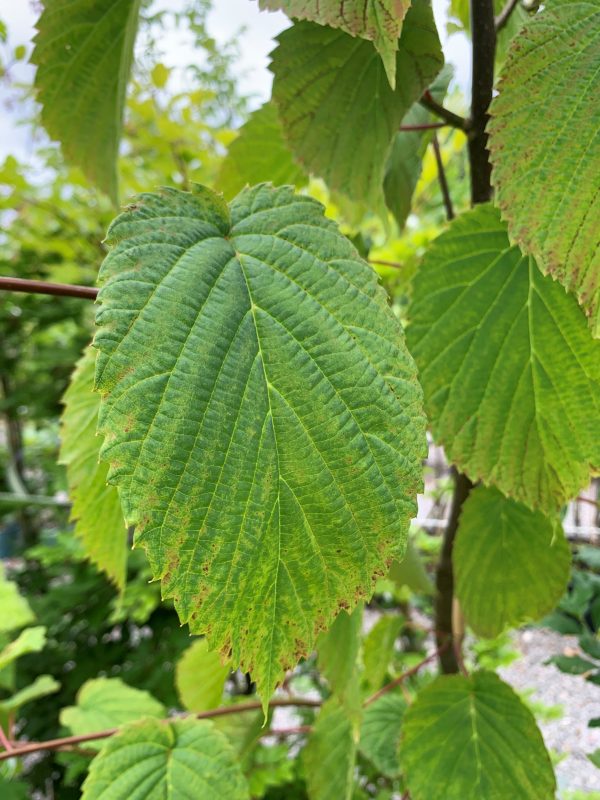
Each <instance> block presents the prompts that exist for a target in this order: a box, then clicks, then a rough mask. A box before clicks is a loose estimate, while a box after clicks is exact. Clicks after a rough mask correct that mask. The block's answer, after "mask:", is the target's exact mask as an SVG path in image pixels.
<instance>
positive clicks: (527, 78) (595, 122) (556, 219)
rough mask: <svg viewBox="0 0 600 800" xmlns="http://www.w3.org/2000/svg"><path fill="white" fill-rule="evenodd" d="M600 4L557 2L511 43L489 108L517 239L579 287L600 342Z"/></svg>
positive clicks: (498, 176)
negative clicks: (495, 93) (497, 92)
mask: <svg viewBox="0 0 600 800" xmlns="http://www.w3.org/2000/svg"><path fill="white" fill-rule="evenodd" d="M599 95H600V0H585V2H582V1H580V0H549V2H547V3H545V4H544V9H543V11H542V12H540V13H539V14H536V15H535V16H534V17H532V19H531V20H530V21H529V22H528V23H527V24H526V25H525V26H524V27H523V29H522V32H521V33H520V34H519V35H518V36H517V37H516V38H515V39H514V40H513V42H512V45H511V48H510V51H509V54H508V57H507V59H506V63H505V67H504V69H503V75H502V78H501V80H500V84H499V94H498V96H497V97H496V99H495V100H494V102H493V103H492V105H491V109H490V112H491V115H492V119H491V121H490V123H489V126H488V130H489V133H490V139H489V142H490V154H491V160H492V164H493V173H492V180H493V183H494V186H495V188H496V198H497V203H498V205H499V206H500V208H501V209H502V213H503V216H504V217H505V218H506V219H507V220H508V228H509V232H510V235H511V236H512V237H513V238H514V239H515V240H516V241H517V242H518V243H519V244H520V245H521V246H522V247H523V249H524V251H525V252H527V253H531V254H532V255H533V256H535V258H536V260H537V263H538V266H539V267H540V269H541V270H542V271H543V272H544V274H550V275H552V276H553V277H554V278H556V279H557V280H558V281H560V282H561V283H562V284H563V285H564V286H565V287H566V288H567V289H570V290H572V291H573V292H574V293H575V294H576V295H577V297H578V299H579V302H580V303H581V305H582V307H583V308H584V310H585V312H586V314H587V315H588V316H589V318H590V325H591V329H592V331H593V335H594V336H596V337H600V240H599V239H598V229H599V228H600V193H599V192H598V181H597V177H598V175H599V174H600V106H599V105H598V102H597V98H598V96H599Z"/></svg>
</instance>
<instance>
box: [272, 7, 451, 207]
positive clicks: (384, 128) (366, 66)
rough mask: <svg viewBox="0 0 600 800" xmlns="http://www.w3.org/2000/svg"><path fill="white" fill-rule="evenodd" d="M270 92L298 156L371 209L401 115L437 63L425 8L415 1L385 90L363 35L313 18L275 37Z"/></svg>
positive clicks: (436, 44) (433, 34) (430, 18)
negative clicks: (392, 81) (393, 80)
mask: <svg viewBox="0 0 600 800" xmlns="http://www.w3.org/2000/svg"><path fill="white" fill-rule="evenodd" d="M277 41H278V42H279V46H278V47H277V48H276V50H274V51H273V53H272V56H271V57H272V64H271V67H270V69H271V70H272V72H273V73H274V75H275V78H274V82H273V99H274V100H275V102H276V104H277V106H278V108H279V118H280V120H281V123H282V126H283V131H284V134H285V136H286V138H287V140H288V142H289V144H290V146H291V148H292V151H293V153H294V155H295V156H296V158H297V159H298V161H299V162H300V163H301V164H302V165H303V166H304V167H305V168H306V169H307V170H308V171H309V172H311V173H314V174H315V175H318V176H320V177H321V178H323V179H324V180H325V181H326V182H327V184H328V185H329V187H330V188H331V189H334V190H337V191H340V192H342V193H343V194H346V195H347V196H348V197H350V199H352V200H354V201H356V202H358V203H361V204H366V205H367V206H370V207H371V208H379V207H381V206H382V204H383V193H382V183H383V178H384V168H385V163H386V159H387V154H388V151H389V148H390V145H391V143H392V140H393V138H394V136H395V133H396V131H397V129H398V127H399V125H400V123H401V122H402V119H403V117H404V116H405V114H406V113H407V111H408V110H409V108H410V107H411V106H412V104H413V103H414V102H416V101H417V100H418V99H419V97H420V96H421V94H422V93H423V90H424V89H426V88H427V86H428V85H429V83H430V82H431V81H432V80H433V79H434V78H435V76H436V75H437V73H438V72H439V71H440V68H441V67H442V64H443V58H442V53H441V49H440V43H439V39H438V35H437V31H436V28H435V23H434V21H433V14H432V12H431V8H430V6H429V4H428V3H427V1H426V0H415V2H414V3H413V5H412V6H411V9H410V11H409V12H408V14H407V16H406V20H405V23H404V26H403V28H402V36H401V38H400V42H399V50H398V54H397V73H398V76H399V80H398V85H397V87H396V89H395V90H392V89H391V88H390V86H389V84H388V82H387V80H386V78H385V74H384V70H383V65H382V63H381V60H380V59H379V58H378V56H377V54H376V52H375V50H374V49H373V47H372V45H371V44H370V43H369V42H365V41H363V40H361V39H353V38H352V37H351V36H349V35H348V34H347V33H343V32H342V31H339V30H334V29H333V28H325V27H323V26H321V25H317V24H315V23H313V22H299V23H297V24H295V25H293V26H292V27H291V28H289V29H288V30H285V31H284V32H283V33H282V34H280V35H279V36H278V37H277Z"/></svg>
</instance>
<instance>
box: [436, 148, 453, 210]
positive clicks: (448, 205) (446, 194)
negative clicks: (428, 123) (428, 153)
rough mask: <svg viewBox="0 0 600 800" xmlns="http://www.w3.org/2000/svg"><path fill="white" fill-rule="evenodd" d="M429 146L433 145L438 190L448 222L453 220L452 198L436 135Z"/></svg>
mask: <svg viewBox="0 0 600 800" xmlns="http://www.w3.org/2000/svg"><path fill="white" fill-rule="evenodd" d="M431 144H432V145H433V153H434V155H435V163H436V166H437V173H438V183H439V184H440V190H441V192H442V197H443V199H444V208H445V209H446V217H447V218H448V221H450V220H453V219H454V207H453V205H452V198H451V197H450V187H449V186H448V180H447V178H446V170H445V169H444V162H443V161H442V152H441V150H440V143H439V141H438V138H437V136H436V134H435V133H434V134H433V139H432V140H431Z"/></svg>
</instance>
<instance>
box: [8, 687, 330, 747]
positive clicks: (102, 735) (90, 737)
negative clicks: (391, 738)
mask: <svg viewBox="0 0 600 800" xmlns="http://www.w3.org/2000/svg"><path fill="white" fill-rule="evenodd" d="M320 705H321V701H320V700H310V699H308V698H305V697H292V698H282V699H281V700H272V701H271V702H270V703H269V707H270V708H280V707H284V706H297V707H299V706H308V707H311V708H318V707H319V706H320ZM261 708H262V703H259V702H251V703H238V704H237V705H233V706H223V707H222V708H214V709H212V710H210V711H201V712H200V713H199V714H191V715H190V714H183V715H181V716H182V717H189V716H192V717H194V718H195V719H214V718H215V717H224V716H226V715H229V714H241V713H243V712H245V711H259V710H260V709H261ZM173 719H174V717H171V718H170V719H167V720H165V721H166V722H172V721H173ZM118 731H119V728H108V729H107V730H105V731H98V732H97V733H86V734H82V735H81V736H64V737H62V738H60V739H49V740H47V741H45V742H27V743H26V744H23V745H21V746H19V744H18V743H17V745H16V746H14V747H12V749H11V750H8V749H6V752H4V753H0V761H4V760H5V759H7V758H17V757H19V756H24V755H27V754H28V753H38V752H41V751H42V750H60V749H61V748H63V747H66V746H69V745H79V744H82V743H84V742H93V741H96V740H98V739H108V738H109V737H110V736H114V735H115V733H117V732H118ZM5 746H6V745H5Z"/></svg>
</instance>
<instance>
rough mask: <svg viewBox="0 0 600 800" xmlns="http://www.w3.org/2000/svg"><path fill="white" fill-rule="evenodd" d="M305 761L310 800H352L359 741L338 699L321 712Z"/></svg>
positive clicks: (324, 706) (304, 754) (311, 736)
mask: <svg viewBox="0 0 600 800" xmlns="http://www.w3.org/2000/svg"><path fill="white" fill-rule="evenodd" d="M302 759H303V762H304V768H305V772H306V788H307V791H308V796H309V798H310V800H350V798H351V797H352V789H353V785H354V763H355V760H356V737H355V734H354V729H353V724H352V722H351V721H350V719H349V717H348V715H347V713H346V711H345V709H344V708H343V707H341V706H340V705H339V704H338V702H337V700H336V698H334V697H333V698H331V699H330V700H329V701H328V702H327V703H325V704H324V705H323V707H322V708H321V711H320V712H319V716H318V717H317V722H316V723H315V726H314V728H313V730H312V733H311V734H310V736H309V738H308V742H307V744H306V746H305V748H304V750H303V751H302Z"/></svg>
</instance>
